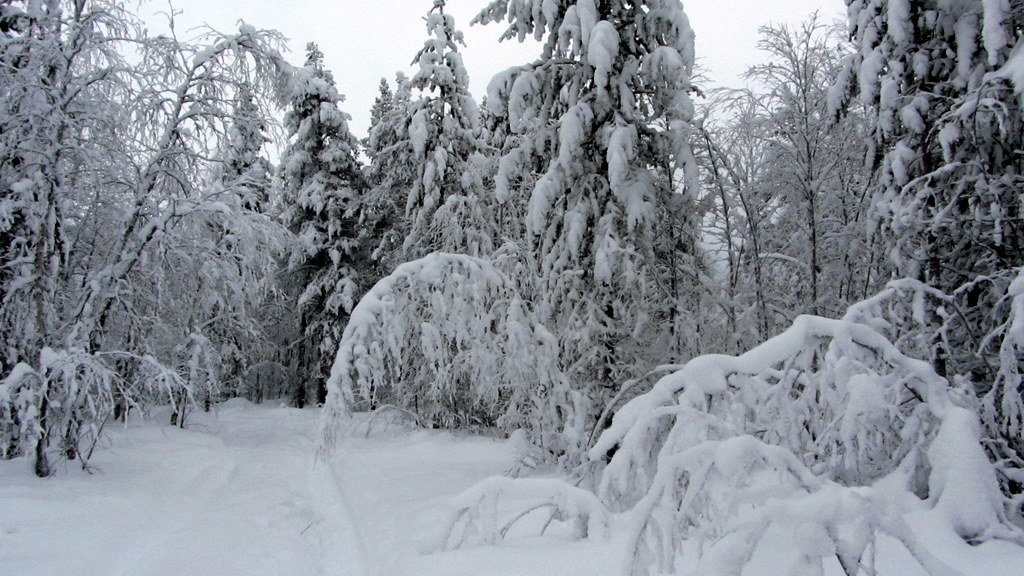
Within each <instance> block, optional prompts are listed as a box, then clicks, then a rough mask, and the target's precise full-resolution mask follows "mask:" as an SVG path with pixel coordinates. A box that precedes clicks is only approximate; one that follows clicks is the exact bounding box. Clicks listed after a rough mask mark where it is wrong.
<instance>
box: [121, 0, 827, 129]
mask: <svg viewBox="0 0 1024 576" xmlns="http://www.w3.org/2000/svg"><path fill="white" fill-rule="evenodd" d="M173 2H174V5H175V7H176V8H177V9H179V10H181V11H183V14H182V15H181V16H179V19H178V29H179V30H181V29H182V28H183V27H186V26H197V25H200V24H204V23H205V24H209V25H211V26H213V27H214V28H217V29H219V30H222V31H231V30H233V29H235V28H236V24H237V22H238V21H239V20H244V21H245V22H247V23H249V24H252V25H254V26H257V27H260V28H274V29H277V30H280V31H281V32H283V33H284V35H285V36H286V37H288V39H289V46H290V48H291V54H290V58H291V60H292V61H293V62H295V63H296V64H301V63H302V61H303V59H304V55H303V51H304V47H305V45H306V42H309V41H314V42H316V43H318V44H319V45H320V48H321V50H323V52H324V54H325V57H326V62H327V67H328V68H330V69H331V71H333V72H334V77H335V79H336V80H337V82H338V88H339V90H340V91H341V93H342V94H344V95H345V96H346V102H345V104H344V105H343V109H344V111H346V112H348V113H349V114H351V115H352V117H353V120H352V126H351V128H352V131H353V132H354V133H355V134H356V135H358V136H362V135H364V134H365V132H366V129H367V126H368V124H369V110H370V106H371V105H372V104H373V99H374V98H375V97H376V95H377V85H378V84H379V82H380V79H381V78H382V77H387V78H388V79H389V80H391V79H393V78H394V75H395V72H397V71H399V70H402V71H406V72H407V73H410V72H411V67H410V63H411V62H412V60H413V57H414V56H415V55H416V52H417V51H418V50H419V49H420V47H421V46H422V45H423V42H424V40H426V26H425V23H424V21H423V15H425V14H426V13H427V11H428V10H429V9H430V7H431V6H432V5H433V0H304V1H297V2H285V1H282V0H173ZM683 4H684V6H685V8H686V12H687V14H688V15H689V17H690V23H691V24H692V26H693V29H694V31H695V33H696V35H697V57H698V59H699V62H700V63H701V64H702V65H703V66H704V67H705V68H706V69H707V70H708V72H709V74H710V76H711V78H712V80H713V81H714V82H715V83H716V84H718V85H727V86H740V85H742V83H741V81H740V80H739V78H738V76H739V75H740V74H741V73H742V72H743V71H744V70H745V69H746V68H747V67H748V66H750V65H752V64H755V63H757V62H758V61H759V58H760V56H759V54H758V51H757V27H758V26H760V25H762V24H767V23H770V22H772V23H782V22H785V23H797V22H799V21H800V20H802V19H804V18H805V17H806V16H807V15H808V14H810V13H811V12H813V11H814V10H820V11H821V14H822V16H823V17H824V18H825V19H832V18H837V17H839V16H841V15H842V14H843V12H844V3H843V1H842V0H688V1H687V0H684V2H683ZM486 5H487V0H448V7H447V10H448V12H449V13H450V14H452V15H454V17H455V19H456V25H457V26H458V27H459V28H461V29H462V30H463V32H464V33H465V36H466V44H467V46H466V48H464V49H463V50H462V52H463V56H464V60H465V63H466V68H467V69H468V70H469V75H470V78H471V81H472V84H471V87H470V88H471V89H472V91H473V93H474V94H475V95H476V96H477V98H480V97H482V96H483V95H484V93H485V91H486V87H487V82H488V81H489V80H490V79H491V77H492V76H493V75H494V74H495V73H497V72H499V71H501V70H504V69H506V68H508V67H510V66H515V65H518V64H523V63H526V62H530V61H532V60H534V59H535V58H536V57H537V56H538V55H539V53H540V52H539V46H538V45H535V44H532V45H520V44H518V43H516V42H514V41H513V42H504V43H500V44H499V43H498V41H497V40H498V36H500V34H501V32H502V31H503V30H504V28H503V27H502V26H501V25H499V24H491V25H488V26H469V21H470V20H471V19H472V17H473V16H474V15H475V14H476V12H477V11H479V10H480V8H482V7H483V6H486ZM166 6H167V3H166V1H163V0H144V1H143V3H142V6H141V8H140V12H141V13H142V14H141V15H143V16H144V17H146V19H147V20H148V21H150V22H154V23H155V22H157V21H158V19H157V18H156V17H152V16H151V15H152V14H154V13H156V12H158V11H161V10H164V11H166ZM153 27H154V30H156V29H158V28H159V26H158V25H156V24H154V25H153ZM410 75H411V73H410Z"/></svg>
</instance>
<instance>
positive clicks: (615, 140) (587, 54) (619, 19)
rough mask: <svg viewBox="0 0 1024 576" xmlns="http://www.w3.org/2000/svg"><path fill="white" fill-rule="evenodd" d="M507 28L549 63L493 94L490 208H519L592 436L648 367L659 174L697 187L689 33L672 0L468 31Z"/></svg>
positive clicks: (547, 310) (538, 13)
mask: <svg viewBox="0 0 1024 576" xmlns="http://www.w3.org/2000/svg"><path fill="white" fill-rule="evenodd" d="M502 19H505V20H507V22H508V28H507V29H506V31H505V33H504V34H503V38H506V39H511V38H516V39H520V40H522V39H524V38H526V37H527V36H528V35H533V36H534V37H535V38H537V39H542V40H543V41H544V51H543V54H542V56H541V59H540V60H539V61H538V62H536V63H534V64H531V65H528V66H520V67H517V68H513V69H510V70H509V71H507V72H505V73H504V74H500V75H499V76H497V77H496V78H495V80H494V81H492V83H491V85H490V88H489V91H488V93H489V107H490V110H489V112H490V113H491V114H492V115H493V116H494V119H495V121H496V123H497V124H499V125H501V128H500V129H499V130H497V131H496V132H495V134H496V136H497V137H499V138H501V139H503V140H504V141H503V142H500V143H499V145H500V147H501V149H502V154H503V157H502V159H501V160H500V161H499V166H498V173H497V176H496V179H495V180H496V182H495V186H496V190H497V198H498V200H499V202H501V203H502V204H510V205H512V206H516V205H517V204H519V205H523V206H524V207H525V216H526V218H525V223H526V226H525V227H526V234H527V238H526V240H527V241H528V242H529V244H530V247H531V250H532V251H533V253H534V258H535V262H536V266H537V269H536V271H535V272H534V274H535V275H536V276H537V277H539V278H542V279H543V281H542V286H540V287H539V292H540V294H542V302H541V304H540V306H539V311H540V313H541V314H542V317H543V321H544V322H545V323H546V324H548V325H550V326H557V333H558V336H559V338H560V341H561V347H562V352H561V356H562V360H563V365H564V366H565V370H566V371H567V373H568V375H569V377H570V378H571V380H572V382H573V388H574V390H576V391H578V392H579V393H581V395H582V398H585V399H586V402H585V404H587V405H589V408H587V410H589V411H590V413H588V414H579V415H576V416H578V417H581V418H582V419H583V420H584V421H586V420H590V422H591V425H592V423H593V421H594V420H595V419H596V416H597V413H599V412H600V411H601V410H603V409H604V404H605V402H607V401H608V400H609V399H610V398H611V397H612V396H613V395H614V387H615V383H616V382H618V381H621V380H623V379H625V377H626V376H628V375H635V374H633V373H634V372H643V371H645V370H644V369H645V368H646V367H645V366H644V364H645V363H647V362H649V360H647V359H645V358H644V354H643V350H642V349H641V348H642V346H640V345H639V344H638V342H637V340H636V338H638V337H639V336H640V335H641V334H645V330H653V329H655V328H654V327H653V326H651V325H650V324H649V323H648V322H649V320H650V319H651V318H652V317H654V316H655V315H656V314H658V311H657V307H658V306H659V305H660V304H658V303H656V302H655V283H656V279H655V268H654V267H653V266H652V259H653V250H654V237H655V236H656V234H657V227H658V225H659V222H658V221H657V219H656V218H655V214H656V212H657V210H658V209H659V208H660V202H661V200H660V199H661V198H664V197H665V196H668V195H670V194H671V193H675V192H676V190H675V189H674V186H672V185H671V184H670V182H671V181H672V175H671V174H668V175H666V174H662V173H660V172H659V170H662V169H663V168H664V167H665V166H666V165H668V164H670V163H671V162H672V161H674V162H676V163H677V166H678V167H679V168H680V169H681V171H682V172H684V173H685V174H686V175H687V180H686V184H690V185H692V184H693V183H694V180H693V178H692V177H693V175H694V163H693V161H692V159H693V156H692V153H691V152H690V150H689V143H688V141H687V136H688V122H689V120H690V119H691V117H692V104H691V102H690V99H689V94H688V91H689V90H690V85H689V80H688V73H689V71H690V69H691V68H692V65H693V32H692V31H691V30H690V27H689V24H688V21H687V19H686V16H685V14H684V13H683V11H682V5H681V4H680V3H679V2H678V1H675V0H664V1H661V0H659V1H648V2H638V3H626V2H618V1H613V2H601V3H595V2H593V0H581V1H579V2H541V1H539V0H537V1H530V0H527V1H523V2H508V1H497V2H492V3H491V4H490V5H489V6H488V7H487V8H485V9H484V10H483V11H482V12H481V13H480V15H479V16H477V18H476V20H475V22H480V23H489V22H498V21H501V20H502ZM659 126H668V127H669V130H664V129H663V128H660V127H659ZM691 192H692V190H691ZM526 199H528V200H526ZM585 434H586V433H585Z"/></svg>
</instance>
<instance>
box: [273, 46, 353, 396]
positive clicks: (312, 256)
mask: <svg viewBox="0 0 1024 576" xmlns="http://www.w3.org/2000/svg"><path fill="white" fill-rule="evenodd" d="M342 100H343V98H342V96H341V95H340V94H339V93H338V90H337V87H336V86H335V83H334V77H333V75H332V74H331V73H330V71H328V70H326V69H325V68H324V62H323V53H322V52H321V51H320V49H319V48H318V47H317V46H316V45H315V44H312V43H311V44H309V46H308V47H307V58H306V65H305V67H304V68H303V69H301V70H299V71H297V73H296V75H295V77H294V80H293V84H292V89H291V108H290V109H289V111H288V113H287V115H286V116H285V127H286V128H287V130H288V135H289V138H290V143H289V145H288V147H287V149H286V150H285V151H284V153H283V154H282V156H281V177H282V179H283V181H284V187H283V190H282V202H283V203H284V205H285V211H284V219H285V223H286V225H287V226H288V227H289V228H290V229H291V230H292V232H294V233H295V234H297V235H298V236H299V241H300V247H299V249H298V250H297V251H296V252H295V253H294V254H292V256H291V259H290V262H289V266H288V268H289V273H290V275H291V276H292V278H291V279H290V280H289V281H290V282H291V283H292V284H293V285H294V286H295V288H296V290H297V291H298V293H299V295H298V309H299V314H300V315H301V320H300V324H301V329H302V333H303V341H302V342H301V343H300V345H299V347H298V349H299V354H298V357H297V360H296V361H297V362H298V364H297V365H298V366H301V367H302V379H303V381H304V386H315V389H314V390H308V391H307V390H299V391H296V401H297V402H298V403H300V405H301V404H302V403H304V402H305V401H306V399H307V397H308V398H310V399H313V400H316V401H319V402H323V401H324V399H325V396H326V388H324V381H325V378H326V371H327V368H328V367H329V359H330V357H331V355H332V354H333V353H334V351H335V350H337V347H338V342H339V340H340V336H341V331H342V330H343V329H344V326H345V322H346V319H347V317H348V313H349V312H350V311H351V310H352V307H353V306H355V303H356V302H357V301H358V300H359V296H360V295H361V294H362V292H364V291H365V290H366V288H367V284H368V283H369V281H370V279H369V278H367V277H366V275H365V274H363V271H364V269H365V267H366V266H367V265H368V264H369V261H370V251H369V250H368V246H367V242H366V235H365V233H364V229H363V227H362V225H361V223H360V221H359V219H360V209H361V205H362V195H363V192H364V189H365V185H364V178H363V174H362V170H361V167H360V166H359V163H358V160H357V158H356V154H357V152H358V146H359V143H358V141H357V140H356V138H355V137H354V136H353V135H352V134H351V132H349V129H348V121H349V116H348V115H347V114H345V113H344V112H342V111H341V110H340V109H339V108H338V104H339V103H340V102H341V101H342Z"/></svg>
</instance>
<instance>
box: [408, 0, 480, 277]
mask: <svg viewBox="0 0 1024 576" xmlns="http://www.w3.org/2000/svg"><path fill="white" fill-rule="evenodd" d="M444 7H445V2H444V0H434V6H433V8H431V10H430V12H429V13H428V14H427V17H426V21H427V33H428V35H429V36H430V37H429V38H428V39H427V41H426V42H425V43H424V44H423V48H422V49H421V50H420V51H419V53H418V54H417V55H416V59H415V60H414V61H413V62H414V64H417V65H418V70H417V71H416V74H415V75H414V76H413V77H412V80H411V85H412V87H414V88H416V89H418V90H419V91H420V92H421V93H422V96H421V97H420V98H419V99H418V100H416V101H414V102H412V104H411V105H410V106H409V108H408V120H407V121H408V124H407V125H406V127H405V130H406V133H407V137H408V141H409V145H411V147H412V156H413V160H414V161H415V164H414V166H415V175H414V178H413V182H412V187H411V189H410V190H409V195H408V199H407V201H406V206H405V211H406V218H407V220H408V222H409V230H408V234H407V236H406V238H405V242H404V245H403V248H404V252H405V255H406V258H407V259H414V258H418V257H421V256H423V255H425V254H428V253H431V252H437V251H443V252H454V253H463V254H469V255H472V256H480V255H486V254H488V253H489V252H491V251H492V250H493V246H492V239H491V236H492V234H491V232H490V230H489V228H490V226H491V222H490V220H489V218H488V216H487V215H486V212H487V207H486V206H485V200H486V199H485V197H484V178H485V171H486V168H487V166H488V163H487V161H486V159H485V158H484V157H483V155H482V154H481V151H482V142H481V139H480V124H479V114H478V109H477V105H476V102H475V101H474V100H473V96H472V95H471V94H470V93H469V74H468V73H467V72H466V68H465V66H464V65H463V62H462V55H461V54H460V53H459V44H464V42H463V39H462V33H461V32H459V31H458V30H456V29H455V20H454V18H452V16H451V15H450V14H446V13H445V11H444Z"/></svg>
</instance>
